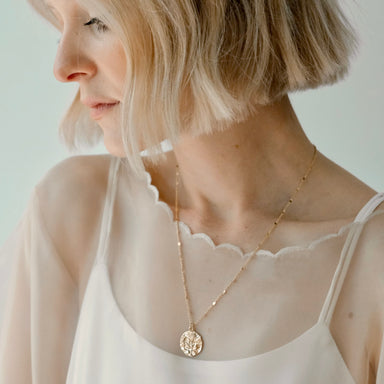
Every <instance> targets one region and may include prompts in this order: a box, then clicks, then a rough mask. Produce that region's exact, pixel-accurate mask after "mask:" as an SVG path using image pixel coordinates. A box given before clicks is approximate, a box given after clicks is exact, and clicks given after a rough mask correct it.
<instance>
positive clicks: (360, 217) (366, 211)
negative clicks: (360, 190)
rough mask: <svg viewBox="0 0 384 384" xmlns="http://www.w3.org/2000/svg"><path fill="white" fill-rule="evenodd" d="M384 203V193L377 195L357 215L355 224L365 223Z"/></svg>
mask: <svg viewBox="0 0 384 384" xmlns="http://www.w3.org/2000/svg"><path fill="white" fill-rule="evenodd" d="M383 201H384V193H377V194H376V195H375V196H373V197H372V198H371V199H370V200H369V201H368V203H367V204H365V205H364V207H363V208H362V209H361V211H360V212H359V213H358V214H357V216H356V218H355V222H362V221H364V220H365V219H366V218H367V217H368V216H369V215H370V214H371V213H372V212H373V211H374V210H375V209H376V208H377V206H378V205H379V204H381V203H382V202H383Z"/></svg>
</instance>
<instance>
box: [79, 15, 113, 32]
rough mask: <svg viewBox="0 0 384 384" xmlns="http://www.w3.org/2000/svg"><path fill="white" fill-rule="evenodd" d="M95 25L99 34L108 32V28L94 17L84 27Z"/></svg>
mask: <svg viewBox="0 0 384 384" xmlns="http://www.w3.org/2000/svg"><path fill="white" fill-rule="evenodd" d="M89 25H95V27H96V30H97V32H106V31H108V27H107V26H106V25H105V24H104V23H103V22H102V21H101V20H99V19H98V18H96V17H93V18H92V19H91V20H89V21H88V22H87V23H85V24H84V26H89Z"/></svg>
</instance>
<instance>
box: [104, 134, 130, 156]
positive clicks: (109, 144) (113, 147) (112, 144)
mask: <svg viewBox="0 0 384 384" xmlns="http://www.w3.org/2000/svg"><path fill="white" fill-rule="evenodd" d="M104 146H105V149H106V150H107V151H108V152H109V153H110V154H111V155H112V156H116V157H127V155H126V154H125V151H124V146H123V142H122V141H121V140H120V141H116V140H107V139H106V137H105V136H104Z"/></svg>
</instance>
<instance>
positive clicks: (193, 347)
mask: <svg viewBox="0 0 384 384" xmlns="http://www.w3.org/2000/svg"><path fill="white" fill-rule="evenodd" d="M180 348H181V350H182V351H183V352H184V353H185V354H186V355H187V356H188V357H195V356H197V355H198V354H199V353H200V352H201V350H202V349H203V338H202V337H201V336H200V335H199V334H198V333H197V332H196V331H190V330H188V331H185V332H184V333H183V334H182V335H181V337H180Z"/></svg>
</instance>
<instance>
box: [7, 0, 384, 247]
mask: <svg viewBox="0 0 384 384" xmlns="http://www.w3.org/2000/svg"><path fill="white" fill-rule="evenodd" d="M344 3H345V7H346V8H347V9H346V11H347V13H348V14H349V15H350V17H351V19H352V22H353V23H354V24H355V25H356V27H357V29H358V31H359V35H360V38H361V46H360V52H359V55H358V57H357V58H356V59H355V61H354V63H353V66H352V69H351V72H350V75H349V77H348V78H347V79H346V80H344V81H343V82H341V83H339V84H337V85H334V86H332V87H323V88H322V89H319V90H315V91H307V92H304V93H301V94H295V95H292V96H291V100H292V102H293V104H294V106H295V109H296V112H297V114H298V116H299V119H300V120H301V122H302V125H303V127H304V129H305V131H306V133H307V135H308V136H309V138H310V139H311V140H312V141H313V142H314V143H315V144H316V145H317V147H318V149H319V150H320V151H321V152H322V153H324V154H325V155H326V156H328V157H330V158H331V159H332V160H334V161H336V162H337V163H338V164H340V165H341V166H342V167H344V168H346V169H347V170H348V171H350V172H351V173H353V174H355V175H356V176H357V177H359V178H360V179H362V180H363V181H364V182H365V183H367V184H369V185H370V186H372V187H373V188H374V189H376V190H380V191H384V172H383V169H384V149H383V147H384V129H383V128H384V126H383V125H384V124H383V118H382V115H383V114H382V111H383V109H384V103H383V97H382V89H383V86H384V74H383V68H384V53H383V47H384V33H383V27H382V21H383V19H382V15H383V14H384V2H383V1H382V0H364V1H363V0H359V1H355V2H354V1H353V0H348V1H344ZM0 25H1V26H0V32H1V33H0V55H1V56H0V57H1V59H0V66H1V67H0V69H1V70H0V86H1V88H0V89H1V93H0V116H1V131H0V132H1V140H0V186H1V188H0V244H1V243H3V242H4V240H5V239H6V238H7V237H8V236H9V234H10V233H11V231H12V229H13V228H14V227H15V225H16V224H17V221H18V220H19V218H20V216H21V214H22V212H23V210H24V209H25V206H26V203H27V200H28V197H29V195H30V193H31V190H32V188H33V186H34V185H35V184H36V183H37V182H38V181H39V180H40V179H41V178H42V176H43V175H44V174H45V172H46V171H47V170H48V169H49V168H51V167H52V166H53V165H54V164H55V163H57V162H58V161H60V160H61V159H63V158H65V157H66V156H69V154H68V153H67V152H66V150H65V149H64V147H63V146H62V145H61V143H60V142H59V140H58V137H57V125H58V122H59V120H60V117H61V116H62V114H63V112H64V110H65V108H66V107H67V106H68V105H69V103H70V101H71V98H72V96H73V95H74V93H75V90H76V85H75V84H65V85H63V84H60V83H58V82H57V81H56V80H55V79H54V77H53V74H52V63H53V59H54V55H55V50H56V44H57V40H58V38H59V34H58V32H56V31H55V30H54V29H53V28H52V27H50V26H49V25H48V24H47V23H46V22H45V21H43V20H40V18H39V16H37V15H35V13H34V12H33V11H32V10H31V9H30V7H29V6H28V4H27V3H26V2H24V1H20V0H17V1H7V2H4V3H3V4H2V21H1V24H0ZM102 151H104V149H103V147H102V146H99V147H98V148H96V149H95V150H93V151H92V152H93V153H94V152H102Z"/></svg>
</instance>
